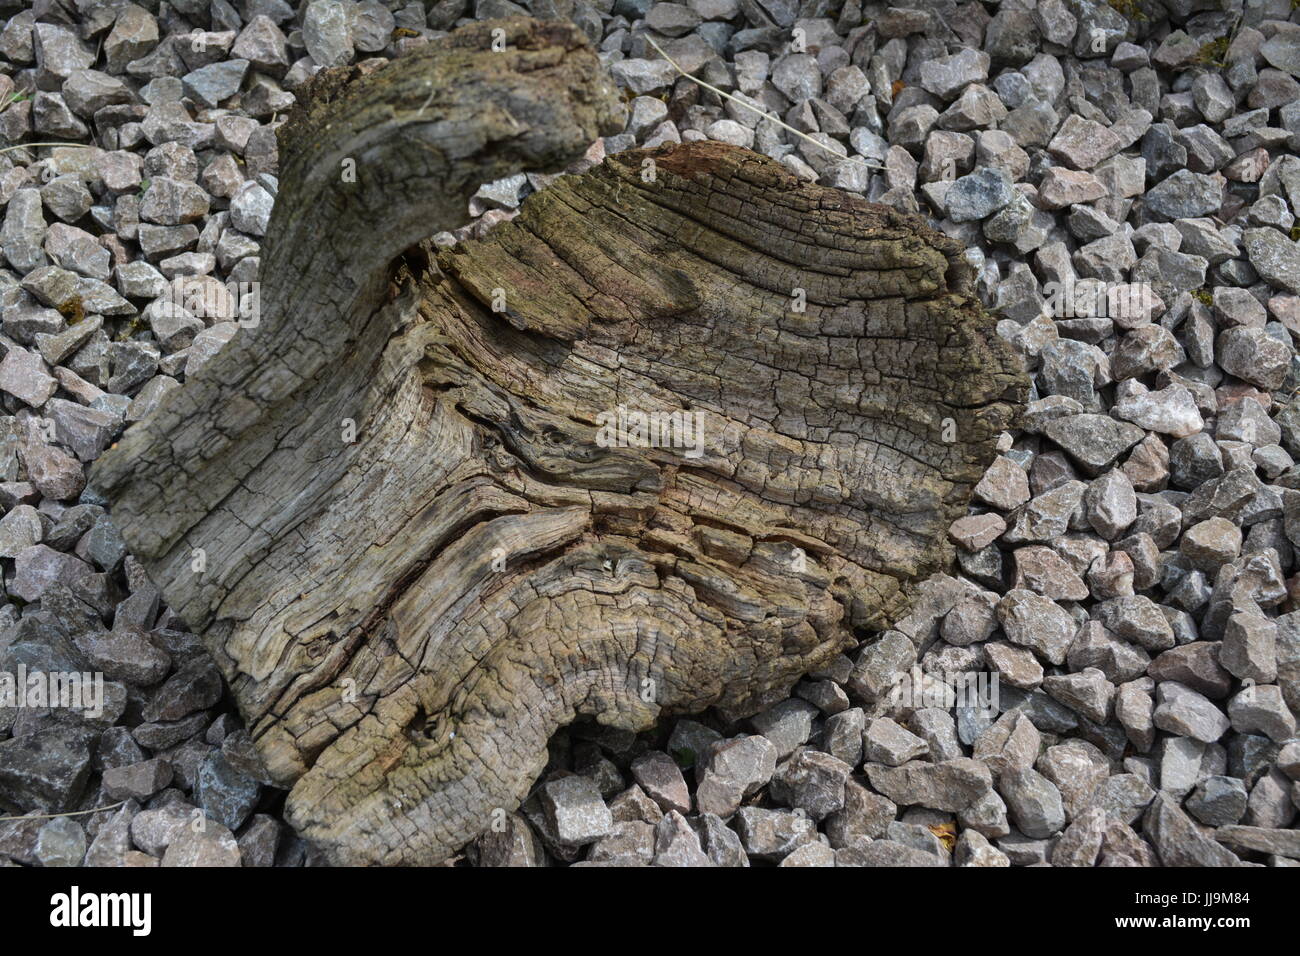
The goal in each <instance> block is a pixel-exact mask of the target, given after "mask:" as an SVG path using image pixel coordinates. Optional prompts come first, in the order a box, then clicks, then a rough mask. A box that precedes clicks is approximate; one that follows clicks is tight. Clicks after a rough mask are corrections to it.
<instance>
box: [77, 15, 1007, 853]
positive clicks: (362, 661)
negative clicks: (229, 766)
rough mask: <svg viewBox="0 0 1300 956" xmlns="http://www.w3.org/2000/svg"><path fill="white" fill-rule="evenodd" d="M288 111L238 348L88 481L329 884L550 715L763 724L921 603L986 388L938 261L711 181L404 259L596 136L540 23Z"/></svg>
mask: <svg viewBox="0 0 1300 956" xmlns="http://www.w3.org/2000/svg"><path fill="white" fill-rule="evenodd" d="M494 30H502V31H504V34H496V37H497V39H498V41H499V40H500V38H501V37H502V36H504V38H505V48H504V50H503V51H494V50H493V49H492V42H493V36H494V33H493V31H494ZM498 45H499V43H498ZM304 99H305V105H304V106H303V107H300V109H299V111H298V112H297V113H296V114H295V115H294V117H293V118H292V119H291V121H290V122H289V123H288V124H287V125H286V127H285V129H284V130H283V131H282V134H281V140H282V144H281V157H282V161H281V170H282V172H281V179H280V193H279V196H278V198H277V201H276V205H275V210H274V213H273V216H272V220H271V225H270V230H269V232H268V235H267V241H266V248H265V259H264V261H263V272H262V291H261V305H262V315H261V322H260V324H259V325H258V326H257V327H256V328H248V329H242V330H241V331H240V332H239V333H238V334H237V335H236V336H235V337H234V339H233V340H232V342H231V343H230V345H228V346H227V347H226V349H225V350H224V351H223V352H222V353H221V354H220V355H218V356H217V357H216V358H215V359H213V360H212V361H211V362H210V363H209V364H208V365H207V366H206V367H204V368H203V369H202V371H200V372H199V373H198V374H197V375H195V376H194V377H193V378H192V379H191V380H190V381H188V382H187V383H186V384H185V386H184V387H183V388H182V389H178V390H177V391H176V392H174V393H173V394H171V395H170V396H168V398H167V400H166V401H165V402H164V404H163V406H162V407H161V408H160V409H159V410H158V411H157V413H156V414H155V415H154V416H152V417H151V418H149V419H148V420H146V421H144V422H141V423H139V424H137V425H136V426H134V427H133V428H132V429H131V430H130V431H129V432H128V433H127V434H126V435H125V436H124V438H123V439H122V441H121V442H120V444H119V445H118V446H117V447H116V448H114V449H113V450H112V451H110V452H109V453H108V454H107V455H106V456H104V458H102V459H101V461H100V463H99V465H98V467H97V469H96V471H95V473H94V478H93V485H94V487H95V488H96V489H98V490H99V492H100V493H101V494H103V495H104V496H105V497H106V498H107V499H109V500H110V501H111V502H112V515H113V518H114V520H115V521H116V522H117V524H118V526H119V527H120V528H121V531H122V533H123V534H124V536H125V537H126V540H127V542H128V543H129V545H130V547H131V549H132V551H133V553H134V554H135V555H136V557H137V558H138V559H140V560H141V561H142V562H144V564H145V565H146V566H147V568H148V569H149V571H150V573H151V574H152V575H153V576H154V578H155V580H156V581H157V582H158V583H159V585H160V586H161V587H162V589H163V591H164V593H165V596H166V598H167V600H168V601H169V602H170V604H171V606H172V607H173V608H174V609H175V610H176V611H177V613H178V614H180V615H181V616H182V618H183V619H185V620H186V621H187V622H188V623H189V624H190V625H191V626H192V627H193V628H194V629H195V630H196V631H197V632H198V633H201V634H202V635H203V636H204V640H205V643H206V644H207V646H208V647H209V648H210V649H211V651H212V653H213V654H214V655H215V657H216V659H217V661H218V663H219V664H220V666H221V667H222V669H223V670H224V673H225V675H226V677H227V679H228V680H229V682H230V685H231V687H232V689H233V693H234V696H235V698H236V700H237V701H238V703H239V706H240V708H241V710H242V713H243V715H244V717H245V719H246V721H247V723H248V725H249V728H250V731H251V732H252V734H253V735H254V737H255V739H256V741H257V745H258V748H259V750H260V752H261V754H262V756H263V758H264V760H265V762H266V765H267V768H268V770H269V772H270V774H271V775H272V777H273V778H274V779H275V780H276V781H277V782H278V783H280V784H281V785H283V786H285V787H288V788H291V793H290V794H289V798H288V804H287V813H288V817H289V819H290V820H291V821H292V822H293V824H294V825H295V826H296V827H298V828H299V830H300V832H301V833H302V834H303V835H304V836H305V837H306V838H308V839H310V840H313V841H315V842H316V843H317V844H318V845H320V846H321V847H323V848H324V849H325V850H326V852H327V853H328V855H329V857H330V858H331V859H332V860H334V861H336V862H339V863H386V864H391V863H429V862H436V861H439V860H442V859H445V858H446V857H447V856H449V855H450V854H452V853H454V852H455V851H456V850H458V849H459V848H460V847H462V846H463V845H465V844H466V843H467V842H468V841H469V840H471V839H472V838H473V837H474V836H475V835H477V834H478V833H480V832H482V831H483V830H484V829H485V828H486V827H487V826H488V825H489V824H490V823H491V821H492V818H493V815H494V811H497V810H498V808H500V809H501V810H505V811H509V810H513V809H514V808H515V807H517V806H518V804H519V802H520V800H521V799H522V798H523V797H524V795H525V794H526V793H527V790H528V788H529V785H530V783H531V782H532V781H533V780H534V779H535V777H536V776H537V774H538V773H539V772H540V771H541V769H542V768H543V766H544V765H545V761H546V744H547V741H548V739H549V737H550V736H551V735H552V733H553V732H554V731H555V730H556V729H557V728H559V727H562V726H564V725H565V724H567V723H569V722H571V721H572V720H574V719H575V718H576V717H578V716H590V717H593V718H595V719H596V720H597V721H600V722H602V723H605V724H609V725H612V726H615V727H620V728H627V729H632V730H642V729H646V728H649V727H651V726H652V725H653V724H654V723H655V722H656V721H657V720H659V719H660V718H662V717H664V716H667V715H672V714H685V713H693V712H699V711H702V710H704V709H706V708H708V707H710V706H713V707H718V708H720V709H721V710H722V711H723V712H724V713H726V714H728V715H731V716H741V715H746V714H750V713H753V712H755V711H757V710H758V709H760V708H762V707H764V706H767V705H770V704H771V703H772V702H774V701H775V700H778V699H780V698H781V697H782V696H783V695H785V694H787V693H788V691H789V688H790V686H791V684H792V683H793V682H794V681H795V680H796V679H797V678H799V677H800V676H801V675H802V674H804V673H806V672H808V671H809V670H812V669H815V668H816V667H818V666H819V665H821V664H823V663H824V662H825V661H827V659H828V658H829V657H830V656H831V655H833V654H834V653H836V652H837V651H840V650H842V649H843V648H845V647H846V646H847V645H849V644H851V643H852V642H853V641H855V640H856V639H858V638H859V637H860V636H861V634H862V632H863V629H872V628H880V627H883V626H885V625H887V624H888V623H889V622H890V621H891V620H893V619H895V618H896V617H897V616H898V615H899V614H901V613H902V612H903V611H904V609H905V607H906V604H907V599H908V594H909V584H910V583H911V582H914V581H915V580H917V579H918V578H919V577H920V576H922V575H925V574H927V573H930V572H932V571H935V570H937V569H941V568H942V567H944V566H945V564H946V562H947V561H948V560H949V559H950V557H951V555H950V553H949V551H948V550H947V545H946V544H945V541H944V534H945V531H946V529H947V527H948V525H949V524H950V523H951V521H952V520H954V519H955V518H956V517H959V516H961V515H963V514H964V513H965V508H966V504H967V501H968V498H969V495H970V490H971V488H972V486H973V484H974V483H975V482H976V481H977V480H978V479H979V477H980V475H981V473H982V471H983V469H984V467H985V466H986V465H987V464H988V463H989V461H990V460H991V459H992V457H993V455H994V445H995V441H996V438H997V436H998V434H999V432H1001V431H1002V430H1003V429H1004V428H1005V427H1007V425H1008V424H1009V423H1010V421H1011V419H1012V417H1013V415H1014V414H1015V411H1016V409H1017V407H1018V405H1019V403H1020V402H1021V401H1022V400H1023V393H1024V388H1025V380H1024V377H1023V373H1021V372H1020V371H1019V369H1018V367H1017V365H1016V362H1015V360H1014V359H1013V357H1012V355H1011V353H1010V352H1009V351H1008V350H1007V349H1006V348H1005V347H1004V346H1003V344H1002V343H1001V341H1000V340H999V339H998V338H997V336H996V335H995V334H994V332H993V326H992V322H991V320H990V319H989V317H988V316H987V314H986V313H985V312H984V311H983V310H982V309H981V308H980V306H979V304H978V302H977V301H976V300H975V298H974V297H973V294H972V288H971V279H970V276H969V275H968V269H967V267H966V265H965V263H964V261H963V258H962V256H961V251H962V250H961V248H960V246H959V245H958V244H957V243H955V242H953V241H952V240H950V239H948V238H946V237H944V236H942V235H941V234H939V233H937V232H935V231H933V230H931V229H929V228H927V227H926V226H925V225H923V224H922V223H921V222H920V220H918V219H915V218H911V217H907V216H904V215H901V214H899V213H897V212H895V211H893V210H890V209H886V208H884V207H880V206H875V205H872V204H869V203H867V202H864V201H863V200H862V199H861V198H860V197H857V196H852V195H848V194H846V193H842V192H839V191H835V190H831V189H825V188H820V187H817V186H814V185H810V184H807V183H805V182H802V181H800V180H798V179H796V178H795V177H794V176H792V175H791V174H790V173H789V172H788V171H786V169H785V168H784V167H783V166H781V165H780V164H778V163H776V162H774V161H772V160H770V159H768V158H766V157H763V156H759V155H757V154H755V153H752V152H750V151H748V150H744V149H739V148H735V147H730V146H725V145H721V144H718V143H695V144H689V145H683V146H679V147H670V148H665V149H660V150H651V151H632V152H628V153H623V154H619V155H617V156H614V157H612V158H610V159H608V160H606V161H605V162H604V163H603V164H602V165H600V166H599V167H597V168H595V169H593V170H591V171H590V172H587V173H584V174H582V175H577V176H566V177H563V178H561V179H559V180H558V181H556V182H554V183H553V184H552V185H551V186H549V187H548V188H547V189H545V190H544V191H542V192H540V193H538V194H536V195H534V196H533V197H531V198H530V199H529V200H528V201H527V202H526V203H525V206H524V210H523V212H522V214H521V215H520V216H519V217H518V218H517V219H515V220H514V221H512V222H509V223H506V224H503V225H500V226H498V227H497V228H496V229H495V230H493V231H492V232H491V233H490V234H488V236H487V237H486V238H484V239H482V240H479V241H473V242H466V243H464V244H462V245H459V246H456V247H454V248H452V249H449V250H441V249H438V248H436V247H435V246H433V245H432V244H431V243H430V242H427V241H422V240H425V239H426V237H428V236H429V235H431V234H432V233H434V232H435V231H438V230H443V229H449V228H454V227H455V226H457V225H459V224H461V223H463V222H464V221H465V206H466V200H467V197H468V196H469V195H471V194H472V193H473V191H474V190H475V188H476V187H477V186H478V185H479V184H480V183H481V182H483V181H490V180H494V179H497V178H499V177H501V176H503V175H506V174H508V173H511V172H513V171H515V170H517V169H520V168H530V169H556V168H560V167H563V166H564V165H565V164H567V163H569V162H571V161H572V160H574V159H576V158H578V157H579V156H581V155H582V153H583V151H584V149H585V148H586V147H587V145H588V144H589V143H590V142H591V141H593V140H594V139H595V138H596V137H597V136H599V135H602V134H606V135H607V134H609V133H611V132H613V131H615V130H617V129H619V128H620V126H621V114H622V106H621V103H620V101H619V98H618V97H617V96H616V94H615V92H614V90H613V87H612V85H610V83H609V80H608V79H607V77H606V76H605V74H604V73H603V71H602V70H601V69H600V67H599V64H598V61H597V59H596V57H595V56H594V54H593V53H592V52H591V51H590V49H589V48H588V47H587V45H586V44H585V42H584V41H582V40H581V38H580V35H579V34H578V32H577V31H576V30H575V29H573V28H572V27H570V26H568V25H564V24H560V23H541V24H539V23H536V22H533V21H528V20H523V19H517V20H510V21H498V22H489V23H483V24H478V25H474V26H471V27H469V28H467V29H464V30H461V31H459V32H457V33H456V34H454V35H453V36H452V37H451V38H450V39H449V40H447V41H445V42H442V43H439V44H436V45H435V46H433V47H430V48H429V49H427V50H423V51H421V52H418V53H416V54H414V55H412V56H409V57H407V58H405V59H402V60H398V61H396V62H394V63H393V64H391V65H389V66H386V67H384V68H382V69H380V70H379V71H377V72H375V73H373V74H370V75H366V76H359V75H357V74H356V72H355V71H352V72H345V73H343V74H336V75H333V76H331V77H328V78H326V79H325V80H323V81H320V82H318V84H317V86H316V87H315V88H314V89H313V91H312V93H311V94H310V95H309V96H307V97H305V98H304ZM349 159H351V160H355V172H356V176H355V182H352V183H349V182H345V181H343V179H342V178H341V177H340V168H341V166H343V165H345V161H346V160H349ZM855 632H856V633H855Z"/></svg>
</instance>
